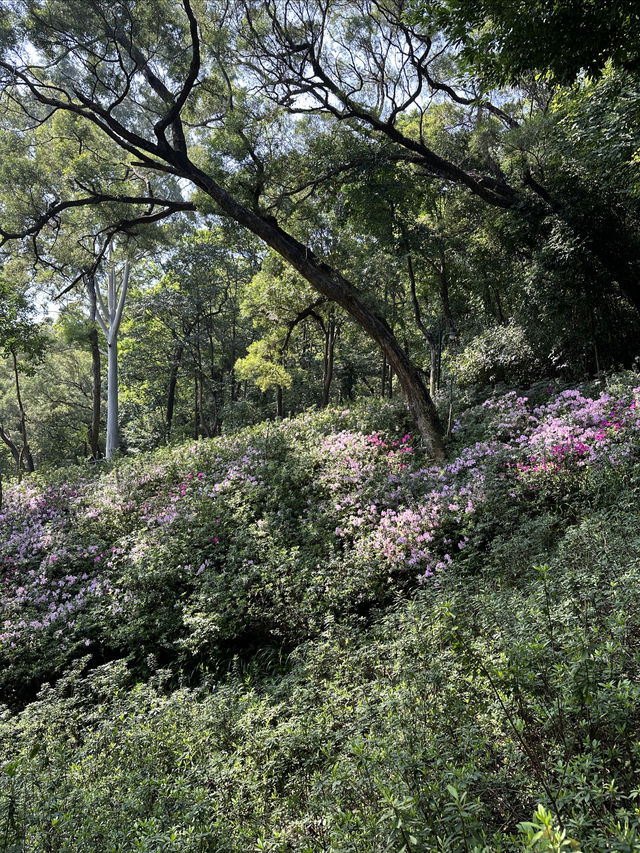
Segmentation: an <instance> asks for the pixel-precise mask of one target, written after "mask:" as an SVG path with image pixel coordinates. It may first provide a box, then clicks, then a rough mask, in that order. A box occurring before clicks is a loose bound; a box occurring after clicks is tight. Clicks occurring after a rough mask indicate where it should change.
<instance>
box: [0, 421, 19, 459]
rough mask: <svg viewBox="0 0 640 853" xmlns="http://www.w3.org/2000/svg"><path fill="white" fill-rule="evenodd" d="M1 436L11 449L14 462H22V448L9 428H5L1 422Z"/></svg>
mask: <svg viewBox="0 0 640 853" xmlns="http://www.w3.org/2000/svg"><path fill="white" fill-rule="evenodd" d="M0 438H1V439H2V440H3V441H4V443H5V444H6V445H7V447H8V448H9V450H10V451H11V455H12V456H13V459H14V462H15V463H16V465H18V464H19V463H20V448H19V447H18V446H17V445H16V443H15V441H14V440H13V439H12V438H11V433H10V432H9V431H8V430H5V428H4V425H3V424H0Z"/></svg>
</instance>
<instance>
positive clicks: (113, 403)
mask: <svg viewBox="0 0 640 853" xmlns="http://www.w3.org/2000/svg"><path fill="white" fill-rule="evenodd" d="M128 286H129V263H128V262H126V263H125V265H124V270H123V273H122V280H121V282H120V288H118V287H117V286H116V272H115V269H111V270H110V271H109V277H108V280H107V304H106V306H105V304H104V301H103V299H102V295H101V294H100V290H99V289H97V288H94V292H95V294H96V297H97V301H98V302H99V304H100V309H101V310H96V318H97V320H98V323H99V324H100V328H101V329H102V331H103V332H104V336H105V338H106V340H107V442H106V448H105V456H106V458H107V459H111V458H112V456H113V454H114V453H115V452H116V450H117V449H118V448H119V447H120V423H119V418H118V331H119V329H120V322H121V320H122V311H123V309H124V303H125V300H126V298H127V288H128Z"/></svg>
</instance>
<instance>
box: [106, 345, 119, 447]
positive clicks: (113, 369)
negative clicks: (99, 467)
mask: <svg viewBox="0 0 640 853" xmlns="http://www.w3.org/2000/svg"><path fill="white" fill-rule="evenodd" d="M118 418H119V413H118V338H117V336H116V335H113V336H112V340H110V341H109V342H108V344H107V446H106V454H105V455H106V457H107V459H111V457H112V456H113V454H114V453H115V452H116V450H117V449H118V447H119V446H120V424H119V419H118Z"/></svg>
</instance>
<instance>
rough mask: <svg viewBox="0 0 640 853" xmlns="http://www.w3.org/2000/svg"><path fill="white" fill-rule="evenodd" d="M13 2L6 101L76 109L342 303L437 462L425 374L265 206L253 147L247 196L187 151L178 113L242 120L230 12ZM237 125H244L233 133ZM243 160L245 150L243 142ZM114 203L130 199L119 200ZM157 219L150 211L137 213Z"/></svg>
mask: <svg viewBox="0 0 640 853" xmlns="http://www.w3.org/2000/svg"><path fill="white" fill-rule="evenodd" d="M15 10H16V12H17V14H18V15H19V16H20V20H19V21H18V23H17V26H16V40H17V42H18V47H17V48H16V49H14V50H10V49H5V50H4V51H3V55H2V59H1V61H0V69H1V70H2V84H3V89H4V92H5V95H6V97H8V98H9V100H10V103H11V104H12V105H13V104H16V103H20V104H21V105H22V108H23V110H24V112H25V113H26V114H27V115H29V116H33V114H34V113H38V114H39V117H40V120H41V121H43V122H44V121H49V119H50V116H51V115H52V114H55V113H58V112H65V113H72V114H74V115H75V116H78V117H80V118H81V119H83V120H84V121H86V122H89V123H91V124H92V125H94V126H95V127H96V128H98V129H100V130H101V131H102V132H103V133H104V134H105V135H106V137H107V138H108V139H109V140H111V141H112V142H115V143H116V144H117V145H118V146H120V147H121V148H122V149H124V150H125V151H127V152H128V154H129V155H130V156H131V157H132V158H133V162H134V163H135V164H136V168H145V169H147V170H152V171H155V172H160V173H164V174H170V175H174V176H176V177H178V178H181V179H184V180H186V181H189V182H190V183H191V184H192V185H193V187H195V188H197V189H199V190H201V191H202V192H203V193H204V194H205V195H206V196H208V197H209V199H211V200H213V201H214V202H215V204H216V206H217V209H218V210H220V211H221V212H223V213H224V214H226V215H227V216H229V217H231V218H232V219H233V220H234V221H236V222H237V223H239V224H240V225H242V226H243V227H245V228H247V229H249V230H250V231H252V232H253V233H254V234H256V235H257V236H258V237H260V238H261V239H262V240H263V241H264V242H265V243H266V244H267V245H269V246H270V247H271V248H273V249H274V250H275V251H276V252H278V253H279V254H280V255H281V256H282V257H283V258H284V259H285V260H286V261H287V262H288V263H289V264H291V265H292V266H293V267H294V268H295V269H296V270H298V272H300V274H301V275H302V276H303V277H304V278H305V279H306V280H307V281H308V282H309V283H310V284H311V286H312V287H313V288H314V289H315V290H316V291H317V292H318V293H319V294H321V295H322V296H324V297H326V298H327V299H330V300H331V301H334V302H336V303H337V304H338V305H340V306H341V307H342V308H344V309H345V310H346V311H347V312H348V313H349V314H350V315H351V316H352V317H353V319H354V320H355V321H356V322H357V323H358V324H359V325H360V326H361V327H362V328H363V329H364V330H365V331H366V332H367V333H368V334H369V335H370V336H371V337H372V338H373V339H374V340H375V341H376V343H377V344H378V345H379V346H380V347H381V349H382V350H383V352H384V354H385V356H386V358H387V360H388V361H389V363H390V364H391V365H392V367H393V369H394V371H395V373H396V375H397V376H398V379H399V381H400V383H401V385H402V387H403V390H404V392H405V394H406V396H407V400H408V403H409V406H410V408H411V410H412V412H413V415H414V417H415V419H416V423H417V426H418V428H419V430H420V432H421V433H422V434H423V435H424V436H425V438H427V439H428V440H429V441H430V443H431V445H432V448H433V452H434V455H435V456H436V458H438V459H443V458H444V456H445V450H444V445H443V441H442V427H441V424H440V422H439V419H438V416H437V413H436V410H435V407H434V405H433V402H432V400H431V398H430V396H429V393H428V391H427V389H426V387H425V385H424V383H423V381H422V377H421V375H420V372H419V371H418V369H417V368H416V366H415V365H414V364H413V362H412V361H411V359H409V358H408V357H407V355H406V353H405V352H404V350H403V348H402V346H401V345H400V343H399V342H398V341H397V340H396V338H395V336H394V335H393V333H392V331H391V328H390V327H389V324H388V323H387V322H386V320H385V318H384V317H383V316H382V315H381V314H380V313H379V312H378V311H377V310H376V309H375V308H372V307H371V306H370V305H369V304H368V301H367V300H366V299H365V298H364V297H363V295H362V293H361V292H360V291H359V289H358V288H356V287H355V286H354V285H353V284H352V283H351V282H350V281H349V280H347V279H346V278H345V277H344V276H343V275H342V274H341V273H340V271H338V270H335V269H332V268H331V267H330V266H329V265H328V264H327V263H326V262H324V261H323V260H322V259H321V258H320V257H318V255H317V254H316V253H315V252H314V251H313V250H312V248H311V247H310V246H308V245H305V244H303V243H302V242H300V241H299V240H298V239H296V237H295V236H294V235H293V234H291V233H289V232H287V231H286V230H285V229H284V228H283V227H281V225H280V224H278V222H276V221H275V220H274V218H273V215H272V214H270V213H268V212H266V211H265V210H263V209H262V207H261V195H262V189H263V182H264V179H265V176H264V166H263V165H262V163H261V160H260V157H259V156H258V155H257V154H256V153H255V151H254V152H253V153H254V159H253V163H254V166H255V169H254V173H255V174H254V177H255V178H256V180H255V181H254V183H253V190H252V193H251V194H250V198H249V199H248V201H247V202H243V201H242V200H241V197H239V196H238V195H233V194H232V193H231V192H229V190H228V189H225V187H224V186H223V185H222V183H221V182H220V181H221V180H225V179H226V180H227V181H229V182H230V183H231V184H232V181H231V178H232V177H233V170H230V172H231V178H230V175H229V174H228V173H227V174H226V175H225V169H224V160H223V159H222V158H216V159H214V162H213V163H211V164H207V162H205V161H203V160H202V159H201V158H199V157H198V155H197V151H196V152H195V153H196V156H195V157H194V156H193V152H190V148H189V131H188V129H185V128H186V127H187V128H188V125H185V118H186V119H187V121H188V122H189V124H195V125H197V126H198V128H203V127H206V126H207V125H208V124H209V122H210V121H213V122H215V121H216V114H218V115H219V112H218V111H219V110H223V118H225V119H226V118H227V117H228V116H229V115H230V114H231V116H232V118H233V119H235V120H236V121H237V120H238V118H239V119H240V121H242V120H243V113H242V112H234V110H236V103H237V102H236V101H234V92H233V88H232V87H231V86H230V84H231V78H230V75H229V72H228V68H227V67H226V65H227V61H228V59H229V55H228V53H229V51H228V45H226V44H224V43H223V42H221V41H220V37H219V36H215V35H214V33H216V32H217V31H219V30H220V28H221V25H222V24H224V23H225V20H224V17H225V14H226V11H225V10H224V9H222V10H219V15H221V16H222V18H220V19H219V20H215V15H216V13H215V12H214V10H211V14H212V18H213V19H211V18H210V19H209V20H207V19H205V18H204V17H203V18H201V20H200V26H199V22H198V20H197V18H196V13H195V11H194V7H193V6H192V4H191V3H190V0H183V2H182V4H181V5H180V6H179V7H176V6H173V5H171V4H169V3H166V2H164V1H163V0H154V2H152V3H149V2H145V3H141V2H135V0H131V1H130V2H121V3H118V4H117V5H115V6H111V5H107V4H106V3H101V2H99V0H93V2H91V3H90V4H85V3H81V2H79V1H78V0H67V2H62V3H58V2H55V3H54V2H44V3H42V4H41V5H40V6H39V8H38V12H37V15H36V14H33V15H32V13H31V6H30V4H27V3H21V2H18V3H17V4H16V5H15ZM201 28H202V30H203V31H204V32H205V36H206V37H205V38H204V39H201V32H200V31H201ZM18 32H24V33H27V32H28V33H29V37H28V38H27V37H26V36H25V37H22V38H21V39H20V38H19V37H18ZM185 48H186V50H185ZM34 50H35V51H36V52H37V56H38V58H37V59H36V60H35V61H34ZM185 58H186V59H185ZM196 84H198V85H196ZM219 121H220V120H219V118H218V122H219ZM199 132H200V133H201V131H199ZM242 133H243V131H242V127H241V126H240V128H239V130H238V134H237V135H238V136H239V137H240V139H242ZM245 137H246V134H245ZM247 156H249V157H250V156H251V148H250V147H249V151H248V153H247ZM226 171H227V172H229V170H228V169H227V170H226ZM102 195H103V194H101V193H100V191H99V190H98V189H94V188H92V189H91V191H90V192H87V191H86V190H85V193H84V195H83V196H82V197H80V196H79V195H77V196H76V197H75V198H65V199H64V200H62V199H61V200H60V201H59V202H57V203H56V204H54V205H50V204H48V205H47V207H46V209H45V210H42V211H40V214H39V216H35V217H34V221H33V224H31V225H30V226H29V227H27V228H25V229H23V230H22V232H17V233H23V234H27V233H28V234H31V235H33V234H35V233H36V232H37V231H38V230H41V228H43V227H44V226H45V225H46V224H48V223H51V222H52V221H54V220H55V219H56V217H57V216H59V215H61V214H62V213H63V212H64V211H65V210H67V209H68V208H69V207H73V206H79V205H81V204H101V203H102V198H101V196H102ZM104 195H106V194H104ZM110 200H111V201H113V197H112V196H110ZM120 200H121V201H122V203H127V202H126V200H125V199H124V197H122V198H120ZM134 201H135V203H136V204H138V205H140V204H141V203H142V202H141V200H140V199H136V200H134ZM165 202H166V203H165ZM149 203H150V204H155V205H157V206H160V211H159V213H158V214H157V216H162V215H164V216H166V215H168V214H167V211H169V210H170V209H172V210H173V209H180V208H179V207H177V208H176V206H175V205H173V206H172V204H170V203H169V202H168V201H167V200H164V201H161V200H159V199H157V198H156V199H153V198H150V199H149ZM182 209H184V207H183V208H182ZM153 215H154V214H149V213H148V212H147V213H146V214H142V215H139V216H138V217H137V219H141V218H143V216H146V218H147V219H150V218H151V217H152V216H153ZM4 236H5V237H12V236H16V232H11V233H9V232H8V231H7V230H6V229H5V230H4Z"/></svg>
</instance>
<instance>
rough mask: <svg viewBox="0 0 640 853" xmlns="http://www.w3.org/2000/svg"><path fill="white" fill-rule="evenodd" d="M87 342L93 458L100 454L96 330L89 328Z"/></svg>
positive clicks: (99, 374)
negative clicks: (89, 369)
mask: <svg viewBox="0 0 640 853" xmlns="http://www.w3.org/2000/svg"><path fill="white" fill-rule="evenodd" d="M89 343H90V344H91V377H92V379H91V427H90V429H89V446H90V448H91V455H92V456H93V458H94V459H97V458H98V457H99V456H100V403H101V400H100V396H101V395H100V392H101V384H102V383H101V367H100V348H99V346H98V330H97V329H91V331H90V332H89Z"/></svg>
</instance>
